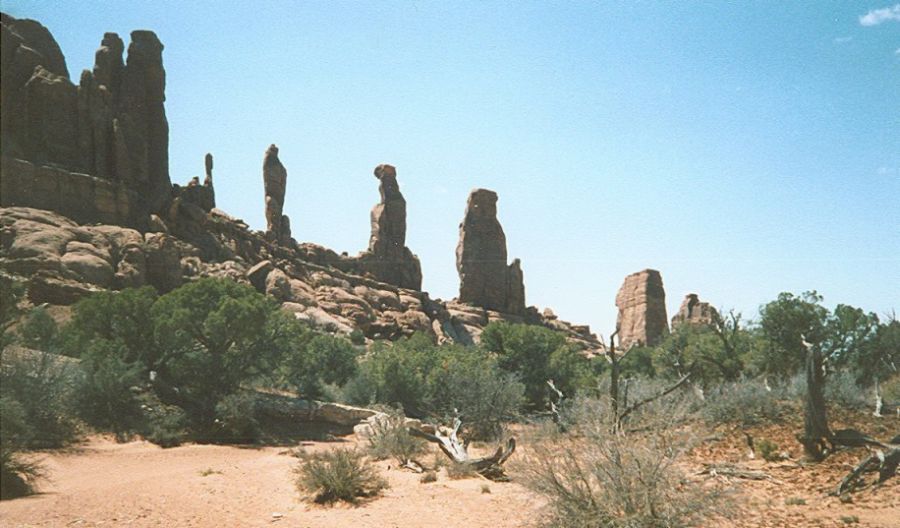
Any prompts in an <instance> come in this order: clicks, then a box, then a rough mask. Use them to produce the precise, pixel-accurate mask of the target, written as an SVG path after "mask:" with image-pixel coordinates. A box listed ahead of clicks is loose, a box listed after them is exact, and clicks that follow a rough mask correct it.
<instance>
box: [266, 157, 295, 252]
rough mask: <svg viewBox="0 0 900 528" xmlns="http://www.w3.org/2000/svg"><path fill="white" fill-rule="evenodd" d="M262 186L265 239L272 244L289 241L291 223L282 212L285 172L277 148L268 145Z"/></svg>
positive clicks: (285, 185) (285, 184) (285, 182)
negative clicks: (263, 193) (264, 207)
mask: <svg viewBox="0 0 900 528" xmlns="http://www.w3.org/2000/svg"><path fill="white" fill-rule="evenodd" d="M263 186H264V188H265V192H266V238H268V239H269V240H271V241H273V242H278V243H282V244H285V243H288V242H289V241H290V240H291V223H290V219H288V217H287V215H284V214H282V211H283V210H284V193H285V190H286V188H287V170H286V169H285V168H284V165H282V164H281V161H280V160H279V159H278V147H276V146H275V145H269V148H268V149H267V150H266V155H265V157H264V158H263Z"/></svg>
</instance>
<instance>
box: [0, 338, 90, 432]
mask: <svg viewBox="0 0 900 528" xmlns="http://www.w3.org/2000/svg"><path fill="white" fill-rule="evenodd" d="M77 383H78V369H77V367H75V366H73V365H71V364H69V362H67V361H65V360H61V359H59V358H58V357H56V356H54V355H52V354H47V353H42V352H37V353H31V352H21V353H15V354H12V353H6V354H4V356H3V362H2V364H0V397H2V398H4V399H5V400H7V401H15V402H17V404H18V406H19V407H18V408H19V409H20V412H21V415H22V416H23V418H22V420H21V422H20V423H23V424H25V425H24V427H17V429H16V431H17V432H16V436H17V438H18V440H17V441H16V442H17V444H18V445H20V446H21V447H23V448H56V447H62V446H65V445H66V444H68V443H69V442H71V441H73V440H74V439H75V438H76V436H77V433H78V430H77V420H76V419H75V410H74V409H73V401H74V394H75V390H74V389H75V387H76V386H77ZM9 405H12V404H9ZM17 412H18V411H17ZM5 434H6V431H5V430H4V431H3V435H5Z"/></svg>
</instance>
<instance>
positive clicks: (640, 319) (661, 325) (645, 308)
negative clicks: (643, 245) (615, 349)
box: [616, 269, 669, 349]
mask: <svg viewBox="0 0 900 528" xmlns="http://www.w3.org/2000/svg"><path fill="white" fill-rule="evenodd" d="M616 307H618V309H619V316H618V318H617V320H616V326H617V327H618V329H619V343H620V346H621V347H622V348H623V349H627V348H628V347H630V346H631V345H632V344H638V345H644V346H654V345H657V344H658V343H659V342H660V341H661V340H662V338H663V337H664V336H665V335H666V333H668V330H669V327H668V319H667V317H666V291H665V290H664V289H663V282H662V276H661V275H660V274H659V272H658V271H656V270H652V269H646V270H644V271H639V272H637V273H632V274H631V275H629V276H627V277H625V282H623V283H622V287H621V288H619V293H618V294H616Z"/></svg>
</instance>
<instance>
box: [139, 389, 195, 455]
mask: <svg viewBox="0 0 900 528" xmlns="http://www.w3.org/2000/svg"><path fill="white" fill-rule="evenodd" d="M151 405H152V406H151ZM151 405H148V404H147V403H144V404H142V408H143V409H144V411H145V413H146V421H145V423H144V425H143V428H142V434H143V436H144V438H145V439H146V440H147V441H148V442H152V443H154V444H156V445H158V446H160V447H176V446H179V445H181V444H182V443H183V442H184V441H185V440H186V439H187V437H188V417H187V415H186V414H185V412H184V410H182V409H181V408H180V407H177V406H175V405H166V404H163V403H161V402H159V401H158V400H154V401H153V403H152V404H151Z"/></svg>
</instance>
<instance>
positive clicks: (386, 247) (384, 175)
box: [358, 164, 422, 290]
mask: <svg viewBox="0 0 900 528" xmlns="http://www.w3.org/2000/svg"><path fill="white" fill-rule="evenodd" d="M375 177H376V178H378V180H379V182H380V183H379V185H378V192H379V193H380V194H381V202H380V203H378V204H377V205H376V206H375V207H373V208H372V215H371V219H372V234H371V236H370V237H369V250H368V251H367V252H363V253H362V254H361V255H360V256H359V257H358V259H359V261H360V267H361V269H362V270H363V271H364V272H368V273H369V274H370V275H372V276H373V277H374V278H375V279H377V280H380V281H382V282H387V283H389V284H394V285H397V286H400V287H402V288H409V289H413V290H420V289H421V288H422V266H421V264H420V263H419V258H418V257H417V256H415V255H414V254H413V252H412V251H410V249H409V248H408V247H406V200H405V199H404V198H403V194H402V193H401V192H400V184H398V183H397V169H395V168H394V167H393V166H392V165H386V164H382V165H379V166H377V167H375Z"/></svg>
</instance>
